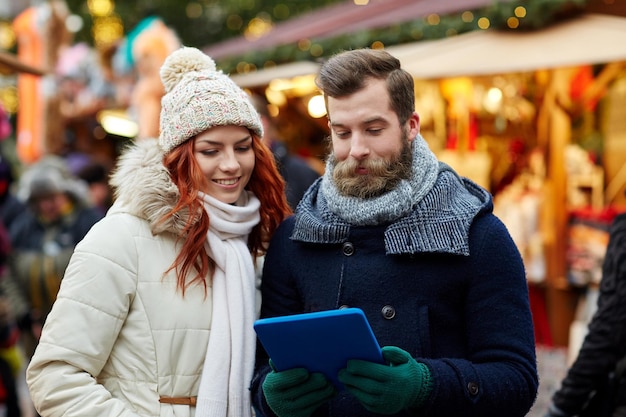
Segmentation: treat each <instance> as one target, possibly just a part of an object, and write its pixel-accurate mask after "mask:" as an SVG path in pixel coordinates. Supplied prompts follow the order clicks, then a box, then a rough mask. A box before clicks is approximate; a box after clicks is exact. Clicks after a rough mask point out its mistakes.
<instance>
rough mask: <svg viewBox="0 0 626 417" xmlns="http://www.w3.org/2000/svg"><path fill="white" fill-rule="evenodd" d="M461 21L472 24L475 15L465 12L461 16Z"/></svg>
mask: <svg viewBox="0 0 626 417" xmlns="http://www.w3.org/2000/svg"><path fill="white" fill-rule="evenodd" d="M461 20H462V21H464V22H465V23H470V22H473V21H474V13H472V12H470V11H467V12H463V14H461Z"/></svg>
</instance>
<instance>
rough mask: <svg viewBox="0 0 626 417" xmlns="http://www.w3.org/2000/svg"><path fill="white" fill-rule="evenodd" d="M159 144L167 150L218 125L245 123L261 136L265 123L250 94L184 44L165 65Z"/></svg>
mask: <svg viewBox="0 0 626 417" xmlns="http://www.w3.org/2000/svg"><path fill="white" fill-rule="evenodd" d="M160 75H161V81H162V82H163V86H164V87H165V95H164V96H163V98H162V99H161V120H160V130H161V131H160V134H159V144H160V146H161V148H162V149H163V152H164V153H168V152H169V151H171V150H172V149H174V148H175V147H176V146H178V145H180V144H182V143H184V142H186V141H187V140H188V139H190V138H192V137H193V136H195V135H197V134H198V133H201V132H204V131H205V130H207V129H210V128H212V127H215V126H226V125H234V126H245V127H247V128H248V129H250V130H251V131H252V132H253V133H255V134H257V135H258V136H259V137H261V136H263V125H262V124H261V119H260V118H259V115H258V113H257V112H256V110H255V108H254V106H253V105H252V103H251V102H250V97H249V96H248V94H246V92H245V91H243V90H242V89H241V88H239V87H238V86H237V84H235V83H234V82H233V81H232V80H231V79H230V77H228V76H227V75H225V74H223V73H222V71H217V70H216V67H215V62H214V61H213V59H211V58H210V57H209V56H207V55H205V54H204V53H203V52H201V51H200V50H199V49H196V48H190V47H183V48H180V49H178V50H176V51H174V52H173V53H172V54H170V55H169V56H168V57H167V59H166V60H165V62H164V63H163V66H161V71H160Z"/></svg>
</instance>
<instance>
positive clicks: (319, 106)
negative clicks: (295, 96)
mask: <svg viewBox="0 0 626 417" xmlns="http://www.w3.org/2000/svg"><path fill="white" fill-rule="evenodd" d="M307 111H308V113H309V116H311V117H313V118H314V119H319V118H320V117H323V116H326V105H325V104H324V97H323V96H322V95H316V96H313V97H311V99H310V100H309V102H308V104H307Z"/></svg>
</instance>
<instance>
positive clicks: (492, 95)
mask: <svg viewBox="0 0 626 417" xmlns="http://www.w3.org/2000/svg"><path fill="white" fill-rule="evenodd" d="M501 105H502V90H500V89H499V88H497V87H491V88H490V89H489V90H488V91H487V94H485V97H484V99H483V107H484V108H485V110H487V111H488V112H489V113H494V114H495V113H497V112H498V110H499V109H500V106H501Z"/></svg>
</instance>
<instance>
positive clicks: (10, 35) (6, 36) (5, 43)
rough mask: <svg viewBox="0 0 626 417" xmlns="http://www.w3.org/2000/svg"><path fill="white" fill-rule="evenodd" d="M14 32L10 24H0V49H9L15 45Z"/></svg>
mask: <svg viewBox="0 0 626 417" xmlns="http://www.w3.org/2000/svg"><path fill="white" fill-rule="evenodd" d="M15 42H16V38H15V32H14V31H13V28H12V27H11V23H10V22H0V48H1V49H11V48H13V46H14V45H15Z"/></svg>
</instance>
